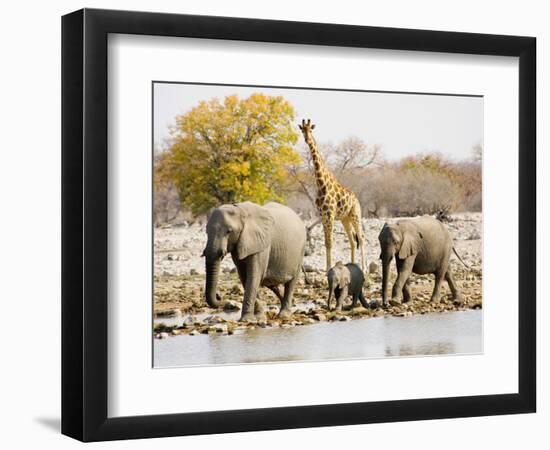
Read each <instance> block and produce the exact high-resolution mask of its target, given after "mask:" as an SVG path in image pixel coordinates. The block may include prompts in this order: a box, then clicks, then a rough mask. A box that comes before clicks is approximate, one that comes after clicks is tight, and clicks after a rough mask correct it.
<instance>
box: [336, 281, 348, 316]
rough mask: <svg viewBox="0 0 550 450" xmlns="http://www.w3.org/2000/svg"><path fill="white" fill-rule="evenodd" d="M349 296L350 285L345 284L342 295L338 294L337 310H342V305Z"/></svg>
mask: <svg viewBox="0 0 550 450" xmlns="http://www.w3.org/2000/svg"><path fill="white" fill-rule="evenodd" d="M347 296H348V287H347V286H344V287H343V288H342V290H341V291H340V295H339V296H338V299H337V301H336V311H342V306H343V304H344V300H345V299H346V297H347Z"/></svg>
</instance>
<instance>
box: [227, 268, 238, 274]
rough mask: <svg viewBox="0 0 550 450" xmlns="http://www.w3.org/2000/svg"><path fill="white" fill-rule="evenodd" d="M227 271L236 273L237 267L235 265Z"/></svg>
mask: <svg viewBox="0 0 550 450" xmlns="http://www.w3.org/2000/svg"><path fill="white" fill-rule="evenodd" d="M229 273H237V268H236V267H233V268H232V269H231V270H230V271H229Z"/></svg>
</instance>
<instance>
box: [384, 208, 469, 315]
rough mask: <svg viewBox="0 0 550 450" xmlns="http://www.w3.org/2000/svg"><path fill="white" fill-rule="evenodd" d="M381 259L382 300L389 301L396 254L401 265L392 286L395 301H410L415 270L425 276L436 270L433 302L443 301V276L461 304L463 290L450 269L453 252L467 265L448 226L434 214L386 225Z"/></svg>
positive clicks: (396, 259) (398, 265) (397, 262)
mask: <svg viewBox="0 0 550 450" xmlns="http://www.w3.org/2000/svg"><path fill="white" fill-rule="evenodd" d="M378 240H379V242H380V248H381V253H380V259H382V303H383V304H384V305H386V304H387V297H386V295H387V286H388V281H389V270H390V269H389V268H390V263H391V260H392V259H393V257H394V256H395V262H396V265H397V280H396V281H395V284H394V285H393V289H392V299H391V302H392V303H401V300H403V301H404V302H408V301H409V300H410V298H411V294H410V291H409V277H410V275H411V273H412V272H414V273H416V274H419V275H424V274H428V273H433V274H434V275H435V285H434V289H433V293H432V297H431V301H433V302H437V301H439V290H440V287H441V283H442V281H443V279H445V280H446V281H447V283H448V284H449V288H450V289H451V293H452V295H453V300H455V301H456V302H459V303H461V302H462V299H461V296H460V292H459V290H458V288H457V286H456V284H455V282H454V280H453V276H452V274H451V271H450V269H449V259H450V256H451V251H454V252H455V254H456V256H457V257H458V258H459V259H460V261H461V262H462V263H463V264H464V262H463V261H462V259H461V258H460V256H458V254H457V253H456V250H455V249H454V247H453V242H452V240H451V236H450V235H449V232H448V231H447V229H446V228H445V226H444V225H443V224H442V223H441V222H440V221H438V220H436V219H434V218H433V217H430V216H423V217H418V218H415V219H405V220H400V221H398V222H397V223H394V224H387V223H386V224H384V227H383V228H382V231H381V232H380V235H379V236H378Z"/></svg>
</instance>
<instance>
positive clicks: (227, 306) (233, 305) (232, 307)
mask: <svg viewBox="0 0 550 450" xmlns="http://www.w3.org/2000/svg"><path fill="white" fill-rule="evenodd" d="M223 310H224V311H240V310H241V303H239V302H236V301H234V300H227V301H226V302H225V303H224V304H223Z"/></svg>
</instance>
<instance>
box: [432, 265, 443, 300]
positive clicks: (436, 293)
mask: <svg viewBox="0 0 550 450" xmlns="http://www.w3.org/2000/svg"><path fill="white" fill-rule="evenodd" d="M444 276H445V272H443V273H441V271H438V272H436V273H435V283H434V290H433V292H432V298H431V299H430V301H431V302H434V303H437V302H439V291H440V290H441V283H442V282H443V277H444Z"/></svg>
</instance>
